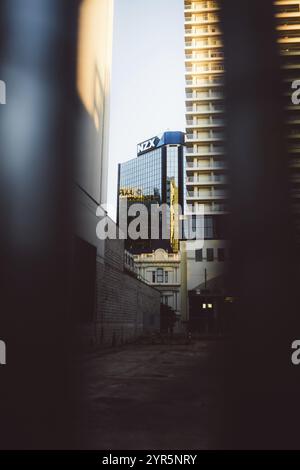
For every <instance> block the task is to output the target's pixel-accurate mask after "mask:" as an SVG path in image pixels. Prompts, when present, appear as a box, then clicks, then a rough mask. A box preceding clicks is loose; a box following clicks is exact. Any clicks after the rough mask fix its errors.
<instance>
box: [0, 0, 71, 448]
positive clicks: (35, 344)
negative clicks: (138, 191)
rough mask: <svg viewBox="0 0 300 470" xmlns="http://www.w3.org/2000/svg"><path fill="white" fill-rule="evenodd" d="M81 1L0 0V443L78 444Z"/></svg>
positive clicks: (28, 445) (11, 445) (8, 445)
mask: <svg viewBox="0 0 300 470" xmlns="http://www.w3.org/2000/svg"><path fill="white" fill-rule="evenodd" d="M79 4H80V1H77V0H72V1H62V0H26V1H24V0H1V2H0V25H1V26H0V64H1V66H0V79H1V80H3V81H5V83H6V90H7V104H6V105H1V108H0V113H1V115H0V135H1V138H0V158H1V160H0V192H1V198H0V207H1V212H0V214H1V243H0V260H1V263H0V270H1V282H0V286H1V287H0V289H1V291H0V312H1V313H0V339H2V340H3V341H5V343H6V351H7V364H6V365H5V366H1V368H0V379H1V385H0V394H1V396H0V426H1V431H0V432H1V438H0V447H1V448H2V449H28V448H33V449H47V448H70V447H73V446H75V445H76V437H77V435H76V426H74V424H73V422H72V420H74V417H75V415H76V409H75V402H76V400H75V398H76V383H75V382H74V374H73V373H72V368H71V366H70V365H71V363H72V361H74V357H73V355H72V351H73V340H74V335H73V326H74V325H73V322H72V317H71V315H70V314H69V310H68V305H69V297H68V296H69V290H70V265H71V251H72V219H73V214H72V210H73V207H72V204H71V183H72V173H73V162H74V145H73V142H74V134H75V132H74V128H75V126H74V119H75V113H74V102H75V100H76V96H75V95H76V91H75V88H76V87H75V82H76V52H77V51H76V47H77V17H78V7H79Z"/></svg>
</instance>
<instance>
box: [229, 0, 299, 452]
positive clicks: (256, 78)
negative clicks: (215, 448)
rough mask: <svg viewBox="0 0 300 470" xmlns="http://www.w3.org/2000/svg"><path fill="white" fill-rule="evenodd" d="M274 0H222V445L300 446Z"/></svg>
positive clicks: (295, 265)
mask: <svg viewBox="0 0 300 470" xmlns="http://www.w3.org/2000/svg"><path fill="white" fill-rule="evenodd" d="M274 20H275V18H274V10H273V2H272V1H270V0H264V2H262V1H261V0H245V1H243V2H236V1H234V0H226V1H224V2H222V23H223V32H224V44H225V57H226V59H225V69H226V111H227V114H226V116H227V131H228V146H227V150H228V158H229V164H230V172H231V215H232V223H231V229H232V245H233V246H232V256H233V262H232V266H231V279H230V281H231V283H232V286H233V290H234V292H235V293H236V296H237V298H238V301H237V302H236V311H235V315H236V323H235V331H234V340H233V347H232V350H231V354H229V357H228V358H227V361H228V363H227V367H228V369H227V370H228V371H229V372H228V373H227V377H226V383H227V385H226V402H227V403H226V408H227V411H226V419H225V428H224V442H223V443H222V444H221V445H224V446H225V447H230V448H234V449H243V448H248V449H249V448H250V449H269V448H272V449H276V448H277V449H285V448H292V449H293V448H294V449H295V448H300V443H299V432H298V426H299V403H300V402H299V396H300V395H299V392H300V390H299V376H300V369H299V366H298V368H297V367H296V366H293V365H292V362H291V354H292V350H291V343H292V341H293V340H294V339H299V338H300V328H299V311H300V309H299V307H300V303H299V286H298V285H297V284H299V256H298V253H299V252H298V249H297V246H296V243H295V236H294V234H295V231H294V228H293V220H292V218H291V215H290V201H289V182H288V157H287V153H286V149H285V140H284V117H283V104H282V103H283V100H282V97H283V94H282V87H281V83H282V80H281V73H280V65H279V58H278V53H277V44H276V32H275V25H274Z"/></svg>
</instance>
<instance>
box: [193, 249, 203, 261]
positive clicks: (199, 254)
mask: <svg viewBox="0 0 300 470" xmlns="http://www.w3.org/2000/svg"><path fill="white" fill-rule="evenodd" d="M195 259H196V261H197V262H199V261H202V260H203V254H202V250H196V251H195Z"/></svg>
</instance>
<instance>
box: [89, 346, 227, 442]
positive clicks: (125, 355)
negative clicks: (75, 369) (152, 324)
mask: <svg viewBox="0 0 300 470" xmlns="http://www.w3.org/2000/svg"><path fill="white" fill-rule="evenodd" d="M222 348H223V344H222V342H221V341H204V340H202V341H197V342H194V343H192V344H190V345H184V344H182V345H178V344H176V345H141V344H139V345H131V346H127V347H124V348H122V349H119V350H115V351H110V352H106V353H99V354H98V355H93V356H92V357H89V358H88V359H87V360H86V361H85V367H86V371H87V380H88V397H87V403H88V405H87V407H88V413H87V414H86V417H85V425H84V427H85V429H86V437H87V439H88V447H89V448H93V449H105V450H108V449H112V450H113V449H115V450H116V449H118V450H125V449H126V450H127V449H128V450H133V449H134V450H138V449H143V450H146V449H147V450H162V449H169V450H178V449H187V450H193V449H198V450H201V449H213V448H216V445H217V444H216V442H217V439H218V435H219V432H220V421H221V420H220V413H221V402H222V394H221V392H222V386H221V385H220V374H221V363H222V361H220V358H221V357H222Z"/></svg>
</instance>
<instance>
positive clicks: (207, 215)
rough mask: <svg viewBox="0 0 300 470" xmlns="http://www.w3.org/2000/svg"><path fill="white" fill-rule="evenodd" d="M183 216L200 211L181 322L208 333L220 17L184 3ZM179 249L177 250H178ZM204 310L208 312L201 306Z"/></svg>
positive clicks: (220, 239)
mask: <svg viewBox="0 0 300 470" xmlns="http://www.w3.org/2000/svg"><path fill="white" fill-rule="evenodd" d="M184 16H185V70H186V71H185V78H186V214H187V215H189V216H195V215H197V214H198V213H199V214H201V210H203V209H204V232H203V235H204V245H203V247H202V248H201V249H199V245H198V246H197V244H195V249H194V250H193V249H189V250H188V251H187V252H186V253H185V255H184V256H183V259H185V263H186V276H185V277H186V297H187V302H186V305H185V308H183V309H182V310H183V317H184V319H185V321H186V322H188V323H189V325H190V326H192V327H194V328H195V329H199V330H200V329H202V330H203V329H207V328H208V325H209V327H210V328H211V326H212V328H214V325H216V324H217V320H218V317H219V316H220V315H221V311H222V309H223V307H224V300H225V298H226V292H225V288H224V275H223V274H224V271H225V261H226V260H227V259H228V256H229V251H228V242H227V233H226V227H227V215H228V206H227V198H228V181H227V170H228V168H227V162H226V155H225V137H224V131H225V129H224V113H225V109H224V55H223V43H222V36H221V30H220V11H219V5H218V3H217V2H215V1H212V0H185V1H184ZM184 246H185V245H184V244H183V247H184ZM208 305H209V306H210V308H209V309H208V308H207V306H208Z"/></svg>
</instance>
